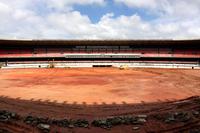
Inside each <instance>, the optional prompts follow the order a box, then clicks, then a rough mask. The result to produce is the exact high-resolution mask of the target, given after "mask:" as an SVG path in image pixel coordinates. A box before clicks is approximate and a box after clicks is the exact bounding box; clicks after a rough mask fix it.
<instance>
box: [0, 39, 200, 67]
mask: <svg viewBox="0 0 200 133" xmlns="http://www.w3.org/2000/svg"><path fill="white" fill-rule="evenodd" d="M0 62H1V65H2V67H4V68H12V67H48V66H49V64H54V66H56V67H104V66H107V67H110V66H116V67H120V66H123V65H127V66H128V67H165V68H166V67H169V68H199V66H200V40H68V41H66V40H0Z"/></svg>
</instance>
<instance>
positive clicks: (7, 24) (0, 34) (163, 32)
mask: <svg viewBox="0 0 200 133" xmlns="http://www.w3.org/2000/svg"><path fill="white" fill-rule="evenodd" d="M199 14H200V0H0V39H68V40H71V39H87V40H88V39H102V40H105V39H109V40H112V39H133V40H138V39H199V38H200V17H199Z"/></svg>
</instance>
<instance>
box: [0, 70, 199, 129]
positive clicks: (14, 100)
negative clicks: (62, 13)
mask: <svg viewBox="0 0 200 133" xmlns="http://www.w3.org/2000/svg"><path fill="white" fill-rule="evenodd" d="M199 95H200V71H199V70H189V69H129V70H119V69H117V68H76V69H1V70H0V96H1V97H0V109H1V110H9V111H14V112H16V113H18V114H20V116H22V117H25V116H27V115H33V116H38V117H48V118H57V119H63V118H72V119H87V120H88V121H90V122H91V121H92V120H94V119H97V118H105V117H108V116H120V115H138V114H146V115H148V117H150V118H148V121H147V123H146V124H145V125H143V126H140V128H141V129H140V130H137V131H133V130H132V127H133V126H130V125H122V126H117V127H114V128H112V129H110V130H109V131H107V130H105V129H101V128H96V127H91V128H89V129H83V128H75V129H68V128H67V129H66V128H58V127H56V126H53V127H51V132H52V133H55V132H58V133H63V132H78V133H79V132H90V133H93V132H112V133H121V132H127V133H128V132H141V133H154V132H155V133H156V132H159V133H161V132H169V133H171V132H172V133H173V132H181V133H182V132H189V130H190V129H194V128H198V127H199V126H200V117H199V118H197V117H195V118H193V119H192V120H190V121H189V122H187V123H175V124H172V125H167V124H166V123H162V122H160V121H158V120H155V118H154V115H156V116H159V115H161V114H165V113H174V112H177V111H181V112H182V111H184V112H185V111H186V112H188V113H189V114H191V113H192V111H194V110H195V111H199V112H200V98H199V97H194V98H190V99H186V98H188V97H192V96H199ZM181 99H186V100H182V101H179V100H181ZM177 101H178V102H177ZM1 130H2V132H3V131H4V130H5V131H8V132H16V133H21V132H31V133H33V132H36V133H37V132H39V131H38V130H37V128H35V127H31V126H29V125H26V124H23V122H22V121H19V122H9V123H6V124H5V123H1V122H0V132H1ZM199 131H200V130H199Z"/></svg>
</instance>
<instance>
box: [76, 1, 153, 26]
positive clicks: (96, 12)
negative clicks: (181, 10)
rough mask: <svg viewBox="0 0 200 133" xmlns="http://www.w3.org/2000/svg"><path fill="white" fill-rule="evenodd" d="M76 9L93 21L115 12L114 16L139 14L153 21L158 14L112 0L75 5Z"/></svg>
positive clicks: (95, 21)
mask: <svg viewBox="0 0 200 133" xmlns="http://www.w3.org/2000/svg"><path fill="white" fill-rule="evenodd" d="M74 10H77V11H79V12H80V13H81V14H84V15H87V16H88V17H89V18H90V19H91V21H92V22H93V23H97V22H98V21H99V20H100V19H101V17H102V16H103V15H104V14H106V13H114V17H115V18H116V17H118V16H120V15H125V16H131V15H133V14H138V15H140V16H141V17H142V19H144V20H147V21H151V20H153V19H155V18H156V17H157V16H156V15H154V14H150V13H149V12H148V11H146V10H145V9H142V8H130V7H127V6H126V5H125V4H119V3H115V2H113V1H112V0H109V1H107V4H106V5H104V6H98V5H94V6H90V5H75V6H74Z"/></svg>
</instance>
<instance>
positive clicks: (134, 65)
mask: <svg viewBox="0 0 200 133" xmlns="http://www.w3.org/2000/svg"><path fill="white" fill-rule="evenodd" d="M93 65H99V66H101V65H112V66H113V67H121V66H127V67H130V68H184V69H185V68H187V69H200V65H199V64H181V63H174V64H173V63H170V64H169V63H145V62H144V63H141V62H138V63H137V62H136V63H123V62H118V63H117V62H114V63H112V62H91V63H88V62H86V63H84V62H81V63H80V62H74V63H54V64H53V66H54V67H55V68H81V67H93ZM49 67H50V64H48V63H34V64H8V65H7V66H3V67H2V69H9V68H49Z"/></svg>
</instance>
